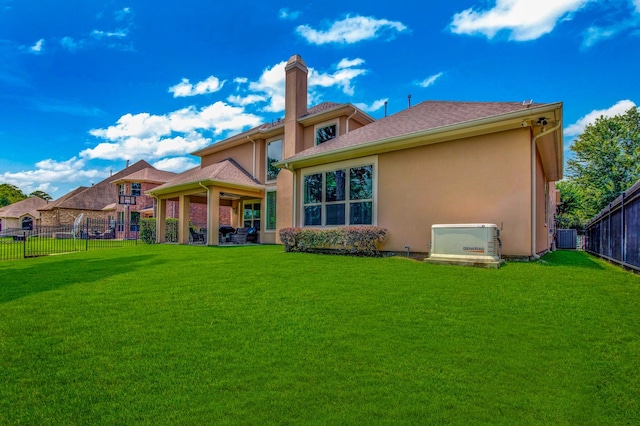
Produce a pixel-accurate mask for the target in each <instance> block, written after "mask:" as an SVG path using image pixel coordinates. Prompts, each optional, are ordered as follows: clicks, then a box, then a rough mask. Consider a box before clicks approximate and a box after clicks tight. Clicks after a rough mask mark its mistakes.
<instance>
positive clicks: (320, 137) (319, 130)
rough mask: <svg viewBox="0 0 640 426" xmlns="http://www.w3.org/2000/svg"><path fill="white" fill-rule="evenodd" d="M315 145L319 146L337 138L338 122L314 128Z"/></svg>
mask: <svg viewBox="0 0 640 426" xmlns="http://www.w3.org/2000/svg"><path fill="white" fill-rule="evenodd" d="M315 133H316V145H320V144H321V143H324V142H326V141H329V140H331V139H333V138H335V137H336V136H338V120H334V121H330V122H329V121H328V122H325V123H320V124H317V125H316V126H315Z"/></svg>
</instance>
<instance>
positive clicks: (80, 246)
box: [0, 218, 139, 260]
mask: <svg viewBox="0 0 640 426" xmlns="http://www.w3.org/2000/svg"><path fill="white" fill-rule="evenodd" d="M76 222H77V223H75V224H73V225H61V226H34V227H32V229H19V228H12V229H11V228H10V229H4V230H2V231H1V232H0V260H9V259H21V258H27V257H37V256H48V255H52V254H62V253H71V252H76V251H88V250H100V249H106V248H112V247H125V246H132V245H136V244H137V243H138V235H139V224H138V223H133V222H116V221H113V220H111V221H108V220H101V219H89V218H87V219H84V220H82V221H76Z"/></svg>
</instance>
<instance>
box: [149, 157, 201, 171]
mask: <svg viewBox="0 0 640 426" xmlns="http://www.w3.org/2000/svg"><path fill="white" fill-rule="evenodd" d="M198 164H200V163H199V162H198V161H195V160H194V159H193V158H191V157H172V158H163V159H162V160H158V161H156V162H155V163H153V164H152V166H153V167H155V168H156V169H158V170H166V171H169V172H176V173H180V172H183V171H185V170H189V169H192V168H194V167H196V166H197V165H198Z"/></svg>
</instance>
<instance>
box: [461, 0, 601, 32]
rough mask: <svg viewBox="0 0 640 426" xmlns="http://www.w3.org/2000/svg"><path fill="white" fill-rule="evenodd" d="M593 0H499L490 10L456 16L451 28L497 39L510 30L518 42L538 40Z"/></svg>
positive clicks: (468, 10)
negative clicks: (542, 0) (497, 35)
mask: <svg viewBox="0 0 640 426" xmlns="http://www.w3.org/2000/svg"><path fill="white" fill-rule="evenodd" d="M590 1H593V0H555V1H553V2H544V3H542V2H540V1H539V0H496V4H495V6H494V7H493V8H492V9H489V10H476V9H473V8H470V9H466V10H463V11H462V12H459V13H456V14H455V15H454V16H453V20H452V22H451V31H452V32H453V33H455V34H470V35H471V34H481V35H484V36H486V37H487V38H493V37H494V36H495V35H496V34H497V33H498V32H500V31H503V30H506V31H509V32H510V35H509V39H510V40H515V41H526V40H535V39H537V38H539V37H541V36H543V35H544V34H547V33H550V32H551V31H553V29H554V28H555V26H556V24H557V23H558V22H559V21H561V20H567V19H570V17H571V14H572V13H574V12H576V11H578V10H579V9H580V8H582V7H583V6H585V5H586V4H587V3H589V2H590Z"/></svg>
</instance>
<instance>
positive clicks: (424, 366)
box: [0, 245, 640, 425]
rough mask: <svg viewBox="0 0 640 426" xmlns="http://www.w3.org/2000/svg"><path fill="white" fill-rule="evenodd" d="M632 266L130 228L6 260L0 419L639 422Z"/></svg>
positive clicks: (639, 308)
mask: <svg viewBox="0 0 640 426" xmlns="http://www.w3.org/2000/svg"><path fill="white" fill-rule="evenodd" d="M639 302H640V277H639V276H636V275H633V274H631V273H628V272H624V271H622V270H621V269H619V268H617V267H614V266H611V265H608V264H606V263H604V262H602V261H600V260H597V259H595V258H592V257H590V256H588V255H586V254H584V253H578V252H556V253H554V254H552V255H548V256H546V257H544V258H543V260H542V261H540V262H535V263H513V262H510V263H507V264H506V265H505V266H503V267H502V268H501V269H499V270H485V269H476V268H467V267H456V266H441V265H429V264H425V263H422V262H416V261H412V260H407V259H403V258H385V259H368V258H352V257H339V256H326V255H325V256H323V255H309V254H297V253H284V252H283V250H282V248H281V247H278V246H262V247H260V246H254V247H230V248H214V247H189V246H176V245H152V246H147V245H140V246H137V247H130V248H121V249H113V250H104V251H95V252H82V253H75V254H69V255H61V256H51V257H43V258H37V259H27V260H17V261H3V262H0V362H1V365H0V424H2V425H10V424H34V425H44V424H65V425H66V424H121V425H128V424H153V425H160V424H170V425H174V424H213V423H215V424H252V425H253V424H323V425H324V424H354V423H357V424H424V423H427V424H442V423H453V424H481V423H485V424H509V425H512V424H543V425H549V424H554V425H557V424H571V425H575V424H580V425H589V424H594V425H611V424H638V423H640V303H639Z"/></svg>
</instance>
